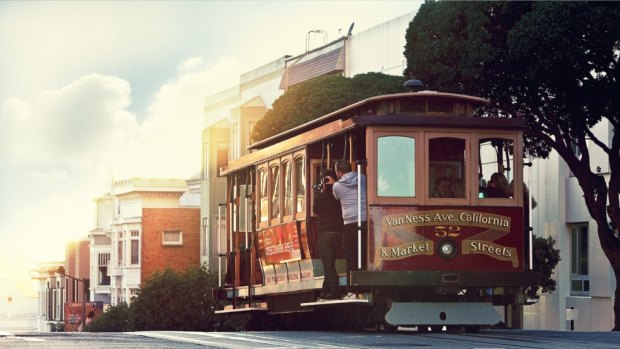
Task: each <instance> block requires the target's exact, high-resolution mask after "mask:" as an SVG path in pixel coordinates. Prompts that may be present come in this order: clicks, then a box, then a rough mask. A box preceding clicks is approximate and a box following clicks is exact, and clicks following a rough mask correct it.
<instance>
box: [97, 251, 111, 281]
mask: <svg viewBox="0 0 620 349" xmlns="http://www.w3.org/2000/svg"><path fill="white" fill-rule="evenodd" d="M109 262H110V254H109V253H99V278H98V280H99V286H110V276H108V264H109Z"/></svg>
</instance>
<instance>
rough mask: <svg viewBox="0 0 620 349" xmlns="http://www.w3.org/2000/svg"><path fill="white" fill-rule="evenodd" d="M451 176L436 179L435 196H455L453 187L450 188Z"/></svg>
mask: <svg viewBox="0 0 620 349" xmlns="http://www.w3.org/2000/svg"><path fill="white" fill-rule="evenodd" d="M450 183H451V182H450V178H448V177H439V178H437V180H436V181H435V192H434V193H433V195H431V196H432V197H435V198H451V197H454V193H452V189H451V188H450Z"/></svg>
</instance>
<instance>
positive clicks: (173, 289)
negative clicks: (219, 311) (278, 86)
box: [87, 266, 245, 332]
mask: <svg viewBox="0 0 620 349" xmlns="http://www.w3.org/2000/svg"><path fill="white" fill-rule="evenodd" d="M216 287H217V275H214V274H212V273H209V272H208V271H207V270H206V267H205V266H202V267H196V268H190V269H188V270H186V271H184V272H175V271H172V270H170V269H167V270H165V271H163V272H156V273H155V274H153V276H152V277H151V278H149V279H148V280H147V281H146V282H145V283H144V285H142V286H141V287H140V289H139V291H138V296H137V297H136V298H135V299H133V300H132V302H131V305H130V306H128V305H127V304H126V303H121V304H119V305H117V306H114V307H111V308H110V309H109V310H108V311H106V312H105V313H103V314H102V315H101V316H100V317H99V318H97V319H96V320H95V321H94V322H93V323H92V324H91V325H90V326H89V327H88V329H87V330H88V331H93V332H101V331H106V332H115V331H156V330H167V331H213V330H216V329H217V330H226V329H237V328H239V327H241V325H242V324H243V323H244V321H245V319H235V318H229V319H224V318H221V317H217V316H216V315H215V313H214V310H215V308H216V306H217V305H218V304H217V303H216V302H215V301H214V300H213V299H212V296H211V293H212V290H213V289H214V288H216Z"/></svg>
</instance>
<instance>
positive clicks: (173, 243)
mask: <svg viewBox="0 0 620 349" xmlns="http://www.w3.org/2000/svg"><path fill="white" fill-rule="evenodd" d="M166 233H177V234H178V239H177V240H174V241H172V240H166ZM161 244H162V245H163V246H183V230H181V229H164V230H162V231H161Z"/></svg>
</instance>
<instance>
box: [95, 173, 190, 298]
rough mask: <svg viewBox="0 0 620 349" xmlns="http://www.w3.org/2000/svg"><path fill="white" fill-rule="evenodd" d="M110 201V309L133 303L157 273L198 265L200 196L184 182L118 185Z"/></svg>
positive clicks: (138, 180)
mask: <svg viewBox="0 0 620 349" xmlns="http://www.w3.org/2000/svg"><path fill="white" fill-rule="evenodd" d="M111 195H112V197H113V198H114V204H113V205H112V207H111V208H112V209H113V211H114V214H113V220H112V224H111V228H110V229H109V235H110V247H111V248H110V261H109V263H108V266H107V271H108V275H109V277H110V304H111V305H117V304H119V303H121V302H127V303H130V302H131V298H132V297H133V296H135V295H136V294H137V291H138V289H139V288H140V285H141V284H142V283H143V282H144V280H146V279H148V278H149V277H150V276H151V275H152V274H153V273H154V272H155V271H158V270H159V271H163V270H165V269H167V268H169V269H172V270H184V269H187V268H189V267H193V266H199V265H200V207H199V205H198V204H197V203H196V202H198V201H199V199H196V198H194V197H193V196H196V195H199V194H197V193H195V190H192V189H190V188H188V184H187V182H186V181H185V180H179V179H143V178H132V179H128V180H123V181H116V182H114V184H113V186H112V190H111ZM106 230H107V229H106Z"/></svg>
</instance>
